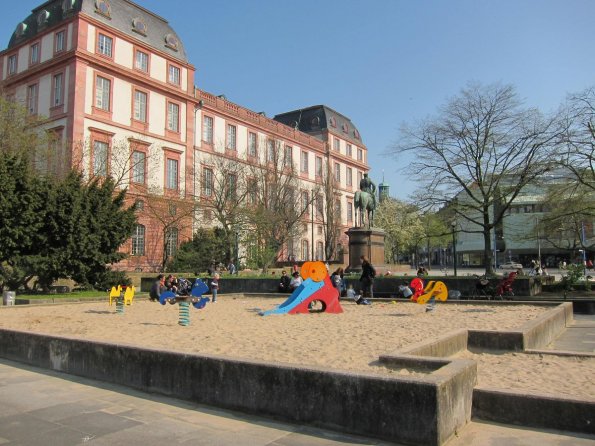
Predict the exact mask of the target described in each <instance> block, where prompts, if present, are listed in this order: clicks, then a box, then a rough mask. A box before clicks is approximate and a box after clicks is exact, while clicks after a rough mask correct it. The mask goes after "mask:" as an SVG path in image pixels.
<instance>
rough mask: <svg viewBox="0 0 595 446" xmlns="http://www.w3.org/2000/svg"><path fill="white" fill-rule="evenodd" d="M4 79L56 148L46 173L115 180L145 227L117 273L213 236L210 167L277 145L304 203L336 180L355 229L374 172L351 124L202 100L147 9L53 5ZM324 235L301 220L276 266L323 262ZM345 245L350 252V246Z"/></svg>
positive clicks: (40, 15)
mask: <svg viewBox="0 0 595 446" xmlns="http://www.w3.org/2000/svg"><path fill="white" fill-rule="evenodd" d="M0 73H1V82H2V88H3V93H4V95H6V96H7V97H9V98H12V99H14V100H15V101H18V102H20V103H22V104H24V105H25V107H26V108H27V111H28V113H29V114H30V115H32V116H36V117H38V118H40V124H39V127H40V128H39V130H40V131H46V132H52V133H53V134H54V135H55V137H56V141H57V142H56V143H55V144H53V145H52V147H50V148H48V150H47V153H44V154H43V156H42V155H41V154H37V159H36V164H37V166H38V168H40V169H42V170H45V171H46V172H47V173H49V174H52V175H58V176H60V175H64V174H66V173H67V172H68V171H69V170H70V169H73V168H74V169H79V170H80V171H82V172H83V173H84V174H85V176H86V177H88V178H92V177H94V176H107V175H110V176H112V177H113V178H114V179H115V180H116V181H117V183H118V185H119V187H122V188H124V187H125V188H127V190H128V194H127V200H128V203H129V204H136V209H137V218H138V224H137V226H136V228H135V232H134V234H133V236H132V238H131V239H130V240H129V241H128V242H127V243H125V245H124V246H122V248H121V250H122V251H123V252H126V253H128V254H129V256H128V258H127V259H126V260H124V261H123V262H122V263H121V264H119V265H118V267H119V268H121V269H125V270H137V271H157V270H159V269H160V268H161V266H162V264H163V262H164V259H167V258H168V257H171V256H172V255H173V254H174V253H175V251H176V249H177V247H178V246H179V244H180V243H182V242H183V241H185V240H189V239H190V238H191V237H192V234H193V233H194V231H195V230H196V229H197V228H198V227H201V226H208V225H212V224H213V222H212V221H211V219H210V216H209V215H208V213H206V212H203V211H202V210H200V203H201V201H203V200H208V199H209V193H210V189H209V187H210V186H211V184H212V183H211V182H212V180H211V179H210V176H212V175H216V174H217V172H215V171H214V166H213V164H212V160H213V157H215V158H222V159H223V158H224V159H227V160H231V161H232V162H237V163H249V162H250V159H251V157H252V156H253V155H254V153H256V152H255V151H257V152H258V151H266V150H267V144H269V141H276V142H277V144H279V145H280V147H282V148H283V150H284V152H285V154H286V155H287V156H289V157H290V159H291V160H292V162H293V163H295V165H296V171H297V172H298V173H299V181H300V190H301V191H302V193H303V192H304V191H306V192H307V191H312V190H314V188H315V187H316V185H317V184H320V182H321V181H322V176H323V174H322V169H323V166H324V168H328V169H329V172H331V173H332V177H333V180H334V186H335V189H334V194H335V195H336V202H337V209H338V210H340V213H341V216H340V222H341V228H342V230H341V231H340V232H341V234H342V233H343V232H344V230H346V229H347V228H348V227H350V226H353V220H354V218H353V215H354V208H353V195H354V192H355V191H356V190H357V188H358V185H359V180H360V179H361V177H362V176H363V174H364V173H365V172H367V171H368V170H369V168H368V164H367V148H366V146H365V145H364V144H363V142H362V140H361V136H360V134H359V131H358V130H357V128H356V127H355V126H354V125H353V123H352V122H351V120H350V119H349V118H347V117H346V116H344V115H342V114H341V113H338V112H336V111H334V110H332V109H331V108H329V107H327V106H323V105H319V106H313V107H307V108H303V109H299V110H295V111H291V112H288V113H281V114H279V115H277V116H275V117H274V118H273V119H270V118H267V117H266V116H264V114H262V113H256V112H254V111H251V110H248V109H247V108H244V107H242V106H240V105H238V104H235V103H233V102H231V101H228V100H227V99H226V98H225V97H223V96H216V95H214V94H211V93H209V92H206V91H203V90H201V89H200V88H199V87H197V86H196V85H195V81H194V76H195V67H194V66H193V65H192V64H191V62H190V61H189V59H188V55H187V54H186V51H185V48H184V45H183V44H182V42H181V41H180V39H179V37H178V35H177V33H176V32H175V30H174V29H173V28H172V27H171V26H170V25H169V23H168V22H167V21H166V20H165V19H163V18H162V17H159V16H158V15H156V14H154V13H152V12H151V11H148V10H147V9H145V8H143V7H142V6H141V5H139V4H136V3H134V2H132V1H129V0H50V1H46V2H45V3H43V4H41V5H40V6H38V7H37V8H35V9H33V10H32V11H31V14H30V15H29V16H28V17H27V18H26V19H25V20H23V21H22V22H20V23H18V24H17V26H16V29H15V31H14V33H13V34H12V37H11V39H10V42H9V44H8V47H7V48H6V49H5V50H3V51H2V52H0ZM288 205H292V204H291V203H288ZM312 214H314V211H312ZM324 224H325V223H324V220H323V219H320V218H318V216H315V215H310V214H308V215H307V216H306V217H304V219H303V231H302V233H301V235H300V236H299V237H297V239H296V240H295V241H294V242H293V243H292V246H286V247H284V249H283V252H282V253H280V258H281V257H285V256H287V257H290V256H293V257H294V258H295V259H296V260H309V259H312V258H321V259H322V258H323V250H324V240H323V237H322V232H323V230H322V229H323V225H324ZM338 243H339V244H341V245H342V246H343V247H344V248H343V249H346V247H347V241H346V240H345V238H344V235H343V236H342V238H341V239H339V240H338ZM339 251H340V250H339ZM340 260H341V259H339V261H340Z"/></svg>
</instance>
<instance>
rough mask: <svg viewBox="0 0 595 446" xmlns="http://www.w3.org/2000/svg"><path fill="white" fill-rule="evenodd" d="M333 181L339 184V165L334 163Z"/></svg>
mask: <svg viewBox="0 0 595 446" xmlns="http://www.w3.org/2000/svg"><path fill="white" fill-rule="evenodd" d="M335 181H336V182H337V183H340V182H341V165H340V164H339V163H335Z"/></svg>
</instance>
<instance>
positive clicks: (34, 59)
mask: <svg viewBox="0 0 595 446" xmlns="http://www.w3.org/2000/svg"><path fill="white" fill-rule="evenodd" d="M29 55H30V57H29V63H30V64H31V65H35V64H36V63H39V42H35V43H34V44H33V45H31V48H30V49H29Z"/></svg>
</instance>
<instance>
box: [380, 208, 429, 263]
mask: <svg viewBox="0 0 595 446" xmlns="http://www.w3.org/2000/svg"><path fill="white" fill-rule="evenodd" d="M374 226H377V227H379V228H382V229H384V231H385V232H386V239H385V260H386V261H387V262H388V263H393V262H395V263H396V262H398V260H399V258H400V257H401V256H402V255H404V254H408V253H410V252H411V251H413V250H414V249H415V241H416V240H421V239H422V238H423V234H424V226H423V223H422V220H421V216H420V213H419V209H417V208H416V207H415V206H414V205H412V204H408V203H405V202H404V201H401V200H397V199H395V198H387V199H385V200H382V202H381V203H380V204H379V205H378V208H377V209H376V215H375V217H374Z"/></svg>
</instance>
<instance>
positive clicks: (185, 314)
mask: <svg viewBox="0 0 595 446" xmlns="http://www.w3.org/2000/svg"><path fill="white" fill-rule="evenodd" d="M179 305H180V318H179V320H178V324H180V325H181V326H183V327H187V326H188V325H190V304H189V303H188V302H180V304H179Z"/></svg>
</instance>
